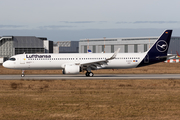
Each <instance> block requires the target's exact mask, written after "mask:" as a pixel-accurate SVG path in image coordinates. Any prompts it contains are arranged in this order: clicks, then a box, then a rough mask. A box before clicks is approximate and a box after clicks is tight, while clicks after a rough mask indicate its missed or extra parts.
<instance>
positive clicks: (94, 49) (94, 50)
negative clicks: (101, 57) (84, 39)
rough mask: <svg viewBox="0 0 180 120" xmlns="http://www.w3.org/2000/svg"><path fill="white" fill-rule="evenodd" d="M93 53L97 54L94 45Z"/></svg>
mask: <svg viewBox="0 0 180 120" xmlns="http://www.w3.org/2000/svg"><path fill="white" fill-rule="evenodd" d="M93 53H96V46H95V45H93Z"/></svg>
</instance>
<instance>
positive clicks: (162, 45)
mask: <svg viewBox="0 0 180 120" xmlns="http://www.w3.org/2000/svg"><path fill="white" fill-rule="evenodd" d="M167 48H168V44H167V42H166V41H164V40H159V41H158V42H157V43H156V49H157V50H158V51H159V52H165V51H166V50H167Z"/></svg>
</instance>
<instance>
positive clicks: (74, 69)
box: [62, 64, 80, 74]
mask: <svg viewBox="0 0 180 120" xmlns="http://www.w3.org/2000/svg"><path fill="white" fill-rule="evenodd" d="M79 72H80V67H79V65H74V64H68V65H65V67H64V69H63V70H62V73H63V74H78V73H79Z"/></svg>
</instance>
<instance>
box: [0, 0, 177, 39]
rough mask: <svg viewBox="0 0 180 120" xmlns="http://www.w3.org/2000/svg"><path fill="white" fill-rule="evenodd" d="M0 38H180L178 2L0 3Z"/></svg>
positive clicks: (32, 0) (41, 0)
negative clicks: (168, 31) (166, 33)
mask: <svg viewBox="0 0 180 120" xmlns="http://www.w3.org/2000/svg"><path fill="white" fill-rule="evenodd" d="M0 6H1V8H0V9H1V10H0V36H3V35H14V36H17V35H18V36H37V37H47V38H48V39H50V40H53V41H64V40H79V39H83V38H102V37H111V38H113V37H146V36H159V35H160V34H161V33H162V32H163V31H164V30H165V29H173V30H174V31H173V35H174V36H180V15H179V11H180V0H0Z"/></svg>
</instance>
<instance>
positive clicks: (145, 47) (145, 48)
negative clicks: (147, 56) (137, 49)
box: [144, 44, 147, 52]
mask: <svg viewBox="0 0 180 120" xmlns="http://www.w3.org/2000/svg"><path fill="white" fill-rule="evenodd" d="M146 51H147V44H144V52H146Z"/></svg>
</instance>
